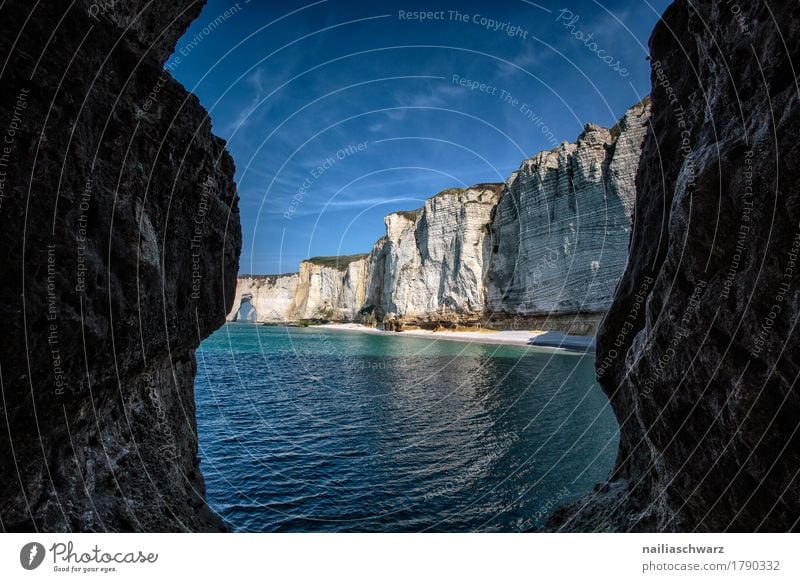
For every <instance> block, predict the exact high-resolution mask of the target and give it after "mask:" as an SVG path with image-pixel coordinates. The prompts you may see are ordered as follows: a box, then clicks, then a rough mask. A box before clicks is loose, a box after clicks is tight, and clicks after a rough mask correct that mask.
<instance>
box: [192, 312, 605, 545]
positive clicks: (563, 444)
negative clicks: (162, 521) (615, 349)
mask: <svg viewBox="0 0 800 582" xmlns="http://www.w3.org/2000/svg"><path fill="white" fill-rule="evenodd" d="M197 364H198V372H197V382H196V400H197V423H198V436H199V443H200V456H201V460H202V465H201V466H202V470H203V473H204V475H205V478H206V486H207V498H208V502H209V504H210V505H211V507H212V508H213V509H214V510H215V511H217V512H218V513H219V514H220V515H221V516H222V517H223V518H224V519H225V520H226V521H227V522H228V524H229V525H230V526H231V528H232V529H234V530H237V531H256V532H262V531H269V532H274V531H292V532H310V531H313V532H337V531H353V532H359V531H366V532H382V531H386V532H416V531H445V532H472V531H504V532H514V531H527V530H530V529H534V528H536V527H537V526H540V525H541V524H542V523H544V522H545V521H546V520H547V518H548V517H549V516H550V515H552V511H553V510H554V509H555V508H556V507H558V506H559V505H561V504H563V503H567V502H571V501H575V500H577V499H579V498H580V497H582V496H583V495H584V494H585V493H587V492H588V491H590V490H591V489H592V487H593V486H594V484H595V483H597V482H598V481H602V480H603V479H605V478H606V477H607V476H608V474H609V471H610V470H611V468H612V466H613V462H614V457H615V454H616V449H617V442H618V426H617V423H616V420H615V418H614V415H613V413H612V411H611V409H610V407H609V404H608V400H607V398H606V397H605V395H604V394H603V393H602V391H601V390H600V388H599V387H598V386H597V384H596V383H595V381H594V355H593V354H582V353H571V352H566V351H559V350H552V349H545V348H531V347H517V346H513V347H512V346H497V345H482V344H477V343H464V342H454V341H446V340H442V339H438V338H431V339H428V338H424V339H421V338H409V337H403V336H402V334H396V333H383V334H370V333H360V332H343V331H332V330H330V329H324V328H313V327H309V328H297V327H272V326H263V325H256V324H247V323H231V324H227V325H225V326H224V327H223V328H221V329H220V330H218V331H217V332H216V333H214V335H212V336H211V337H210V338H208V339H207V340H206V341H204V342H203V344H202V346H201V348H200V349H199V350H198V351H197Z"/></svg>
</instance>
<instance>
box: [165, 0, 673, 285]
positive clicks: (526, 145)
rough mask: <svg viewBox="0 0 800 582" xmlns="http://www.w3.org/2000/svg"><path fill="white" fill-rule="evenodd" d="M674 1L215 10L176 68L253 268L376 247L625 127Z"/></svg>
mask: <svg viewBox="0 0 800 582" xmlns="http://www.w3.org/2000/svg"><path fill="white" fill-rule="evenodd" d="M668 4H669V2H668V1H667V0H635V1H628V2H623V1H617V0H613V1H604V2H602V3H600V2H596V1H594V0H581V1H578V0H574V1H573V0H563V1H560V2H549V1H547V0H542V1H540V2H529V1H526V0H497V1H495V2H464V1H460V2H450V3H445V2H434V1H428V2H419V1H404V0H401V1H388V2H375V3H367V2H356V1H352V0H347V1H346V0H327V1H325V0H323V1H319V2H313V1H309V2H308V3H306V2H302V1H294V2H290V1H281V0H279V1H269V2H267V1H263V0H249V1H248V0H239V2H238V3H236V2H230V1H229V0H210V1H209V2H208V5H207V6H206V7H205V9H204V10H203V13H202V14H201V16H200V18H199V19H198V20H197V21H195V22H194V23H193V25H192V27H191V28H190V29H189V30H188V31H187V33H186V35H185V36H184V37H183V38H182V39H181V40H180V41H179V42H178V45H177V49H176V53H175V54H174V55H173V57H172V59H171V60H170V62H169V63H168V66H169V67H170V70H171V71H172V74H173V75H174V76H175V78H176V79H178V80H179V81H180V82H181V83H183V84H184V85H185V86H186V87H187V88H188V89H190V90H191V91H193V92H194V93H196V94H197V95H198V97H199V98H200V101H201V102H202V103H203V105H204V106H205V107H206V108H207V109H208V110H209V111H210V114H211V119H212V123H213V127H214V132H215V133H216V134H217V135H219V136H221V137H223V138H224V139H226V140H227V141H228V147H229V149H230V151H231V153H232V155H233V157H234V159H235V161H236V166H237V172H236V181H237V184H238V187H239V195H240V197H241V202H240V206H241V214H242V231H243V237H244V244H243V248H242V257H241V263H240V272H241V273H259V274H268V273H284V272H292V271H296V270H297V266H298V263H299V262H300V261H301V260H302V259H305V258H308V257H310V256H316V255H336V254H352V253H361V252H368V251H369V250H370V249H371V248H372V245H373V243H374V242H375V241H376V240H377V239H378V238H379V237H380V236H382V235H383V234H384V226H383V217H384V216H385V215H386V214H388V213H390V212H393V211H396V210H408V209H413V208H418V207H420V206H421V205H422V203H423V201H424V199H425V198H428V197H430V196H432V195H434V194H436V193H437V192H439V191H440V190H443V189H445V188H449V187H454V186H456V187H458V186H468V185H471V184H475V183H479V182H500V181H503V180H505V179H506V178H507V177H508V175H509V174H510V173H511V172H513V171H514V170H515V169H516V168H517V167H518V166H519V164H520V162H521V161H522V160H524V159H526V158H529V157H531V156H533V155H534V154H536V153H537V152H539V151H541V150H544V149H551V148H552V147H554V146H555V145H557V144H558V143H560V142H562V141H574V139H575V138H576V137H577V136H578V134H579V133H580V132H581V130H582V128H583V126H584V125H585V124H586V123H589V122H593V123H599V124H601V125H605V126H611V125H613V124H614V122H615V121H616V120H617V119H618V118H619V117H620V116H621V115H622V114H623V113H624V111H625V109H627V108H628V107H629V106H630V105H633V104H634V103H636V102H637V101H639V100H640V99H641V98H642V97H643V96H644V95H646V94H647V93H648V92H649V86H650V82H649V67H648V63H647V61H646V57H647V40H648V38H649V36H650V32H651V31H652V29H653V26H654V25H655V23H656V21H657V20H658V18H659V16H660V15H661V13H662V12H663V11H664V9H665V8H666V6H667V5H668ZM226 11H227V13H226ZM420 11H422V12H426V13H428V14H426V18H425V19H424V20H420V19H419V17H417V15H416V14H415V13H416V12H420ZM431 13H432V14H431ZM359 144H360V145H359Z"/></svg>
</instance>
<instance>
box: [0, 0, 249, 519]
mask: <svg viewBox="0 0 800 582" xmlns="http://www.w3.org/2000/svg"><path fill="white" fill-rule="evenodd" d="M202 5H203V2H192V1H188V0H186V1H183V0H179V1H177V2H168V3H159V2H145V1H144V0H138V1H131V0H127V1H126V2H101V3H91V2H89V1H88V0H78V1H77V2H74V3H72V2H67V1H60V0H48V1H47V2H41V3H28V2H6V3H5V4H4V5H3V7H2V9H1V10H0V55H3V58H4V59H7V60H4V64H3V68H2V73H0V132H2V136H0V140H4V143H3V145H2V147H0V180H1V181H0V186H1V187H2V188H1V189H0V221H2V228H0V240H2V247H3V253H2V254H0V273H2V278H3V282H2V285H0V319H2V321H3V325H4V334H3V339H2V343H1V344H0V381H1V383H0V387H1V388H2V402H1V404H2V409H1V410H0V474H2V479H0V529H2V530H4V531H22V530H25V531H31V530H46V531H106V530H108V531H122V530H124V531H160V530H169V531H187V530H192V531H196V530H215V529H220V528H221V527H223V526H222V523H221V521H220V520H219V518H217V517H216V516H215V515H213V514H212V513H211V512H210V511H209V510H208V508H207V507H206V505H205V502H204V499H203V498H204V486H203V479H202V475H201V473H200V469H199V457H198V449H197V437H196V430H195V413H194V409H195V404H194V387H193V385H194V375H195V358H194V350H195V348H196V347H197V346H198V345H199V343H200V341H201V340H202V339H203V338H204V337H205V336H207V335H208V334H209V333H211V331H213V330H214V329H215V328H217V327H219V326H220V325H221V324H222V323H223V322H224V321H225V315H226V313H227V312H228V310H229V309H230V301H231V300H232V298H233V292H234V288H235V279H236V274H237V269H238V256H239V251H240V246H241V234H240V226H239V212H238V198H237V194H236V189H235V185H234V183H233V179H232V176H233V172H234V167H233V161H232V160H231V158H230V156H229V155H228V153H227V152H226V150H225V144H224V143H223V142H222V141H221V140H220V139H218V138H216V137H214V136H213V135H212V133H211V127H210V121H209V118H208V115H207V113H206V111H205V110H204V109H203V108H202V107H201V106H200V104H199V102H198V101H197V99H196V98H195V97H194V96H193V95H191V94H190V93H188V92H187V91H186V90H185V89H184V88H183V87H182V86H181V85H180V84H179V83H177V82H176V81H174V80H173V79H172V77H171V76H170V75H169V74H168V73H166V72H165V71H164V69H163V64H164V62H165V60H166V59H167V57H168V56H169V54H170V53H171V52H172V51H173V49H174V47H175V43H176V41H177V39H178V38H179V37H180V35H181V34H182V33H183V32H184V31H185V30H186V28H187V27H188V25H189V23H190V22H191V21H192V19H194V18H195V17H196V16H197V14H198V13H199V11H200V9H201V8H202ZM170 23H171V24H170ZM3 148H4V149H3Z"/></svg>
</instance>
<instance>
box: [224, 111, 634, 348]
mask: <svg viewBox="0 0 800 582" xmlns="http://www.w3.org/2000/svg"><path fill="white" fill-rule="evenodd" d="M648 117H649V100H645V101H643V102H642V103H640V104H638V105H636V106H634V107H632V108H631V109H630V110H628V111H627V112H626V114H625V116H624V117H623V118H622V119H621V120H620V121H619V123H618V124H617V125H616V126H615V127H614V128H613V129H611V130H608V129H604V128H601V127H599V126H596V125H587V126H586V128H585V131H584V132H583V133H582V134H581V136H580V137H579V139H578V141H577V142H576V143H574V144H570V143H564V144H562V145H561V146H559V147H558V148H556V149H554V150H552V151H548V152H542V153H540V154H537V155H536V156H534V157H533V158H531V159H529V160H526V161H525V162H523V163H522V165H521V166H520V169H519V171H517V172H515V173H514V175H512V176H511V177H510V178H509V180H508V181H507V183H505V184H478V185H475V186H472V187H470V188H451V189H448V190H445V191H443V192H440V193H439V194H437V195H436V196H434V197H432V198H430V199H428V200H427V201H426V202H425V205H424V206H423V207H422V208H420V209H418V210H414V211H408V212H396V213H393V214H390V215H389V216H387V217H386V218H385V226H386V236H384V237H383V238H381V240H379V241H378V242H377V243H376V244H375V247H374V248H373V249H372V251H371V252H370V254H369V255H358V256H353V257H340V258H339V261H338V264H336V262H337V261H336V260H335V257H327V258H322V260H320V259H312V260H310V261H305V262H303V263H301V266H300V274H299V276H297V275H284V276H272V277H270V278H269V281H270V283H269V285H268V291H265V286H264V284H263V283H262V282H260V281H258V280H254V279H253V278H251V277H243V278H240V279H239V285H238V290H237V300H236V301H235V302H234V308H233V311H232V312H231V313H230V314H229V316H228V319H229V320H236V319H238V318H239V311H240V306H241V298H245V299H247V298H248V297H252V298H255V299H253V301H255V302H257V303H258V304H257V305H256V304H255V303H254V304H253V305H254V307H255V311H256V319H257V320H258V321H262V322H279V321H295V320H299V319H327V320H334V321H361V322H367V323H375V324H379V325H382V326H383V327H386V328H388V329H398V328H400V327H402V326H406V325H421V326H437V325H440V324H444V325H448V324H458V323H462V324H463V323H466V324H480V325H484V326H489V327H503V326H506V325H510V324H513V323H514V322H515V321H516V322H519V320H525V321H528V323H529V324H534V323H535V324H536V325H537V327H540V328H545V329H559V330H563V331H571V332H573V333H588V334H593V333H594V332H595V331H596V329H597V324H598V323H599V321H600V318H601V316H602V314H603V313H604V312H605V310H606V309H607V308H608V306H609V305H610V304H611V299H612V297H613V294H614V288H615V286H616V283H617V281H618V279H619V276H620V274H621V273H622V270H623V268H624V266H625V262H626V260H627V241H628V238H629V236H630V217H631V212H632V208H633V198H634V177H635V175H636V170H637V165H638V159H639V155H640V152H641V144H642V140H643V139H644V136H645V132H646V127H647V121H648ZM259 305H260V306H261V307H259ZM570 315H572V316H573V317H569V316H570ZM548 316H549V318H550V319H548Z"/></svg>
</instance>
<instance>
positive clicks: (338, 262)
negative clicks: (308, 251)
mask: <svg viewBox="0 0 800 582" xmlns="http://www.w3.org/2000/svg"><path fill="white" fill-rule="evenodd" d="M367 256H368V253H362V254H360V255H341V256H332V257H311V258H310V259H306V260H305V261H303V262H304V263H311V264H312V265H319V266H320V267H330V268H331V269H338V270H339V271H346V270H347V267H348V266H349V265H350V263H352V262H354V261H360V260H361V259H364V258H366V257H367Z"/></svg>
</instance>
